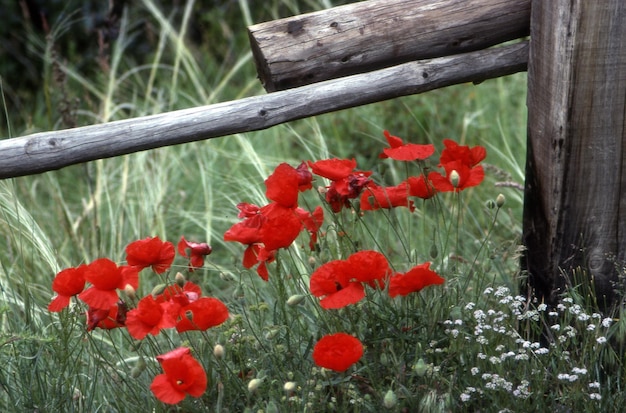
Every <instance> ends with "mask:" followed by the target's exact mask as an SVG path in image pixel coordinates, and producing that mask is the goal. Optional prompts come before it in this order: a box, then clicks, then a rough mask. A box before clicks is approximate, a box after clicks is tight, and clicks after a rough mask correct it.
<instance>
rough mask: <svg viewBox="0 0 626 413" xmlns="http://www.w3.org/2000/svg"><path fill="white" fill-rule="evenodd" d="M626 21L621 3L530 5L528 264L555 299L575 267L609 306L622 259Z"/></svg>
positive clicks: (625, 246)
mask: <svg viewBox="0 0 626 413" xmlns="http://www.w3.org/2000/svg"><path fill="white" fill-rule="evenodd" d="M625 22H626V2H624V0H603V1H587V0H554V1H545V0H533V2H532V12H531V25H530V26H531V27H530V30H531V47H530V55H529V63H528V110H529V114H528V157H527V165H526V193H525V202H524V242H525V245H526V247H527V253H526V256H525V260H524V261H525V262H524V265H525V269H526V270H527V271H528V275H529V282H530V286H531V287H533V288H534V289H535V292H536V293H537V294H538V295H540V296H542V297H544V298H546V299H547V300H550V301H554V300H555V299H556V298H557V295H558V293H559V292H561V291H562V289H563V287H565V286H566V282H567V280H571V279H572V274H573V272H574V271H578V273H579V274H585V276H586V277H587V278H586V279H585V280H584V282H585V283H586V284H589V285H593V286H594V287H595V291H596V297H597V301H598V304H599V305H600V306H601V307H602V308H606V306H607V305H608V304H610V302H611V301H612V300H613V299H614V294H613V291H614V285H613V281H616V280H617V276H618V274H619V272H621V271H623V269H618V267H619V266H620V265H621V266H622V268H623V265H624V263H625V262H626V159H625V157H626V151H625V149H626V117H625V114H626V24H624V23H625ZM579 270H582V272H581V271H579Z"/></svg>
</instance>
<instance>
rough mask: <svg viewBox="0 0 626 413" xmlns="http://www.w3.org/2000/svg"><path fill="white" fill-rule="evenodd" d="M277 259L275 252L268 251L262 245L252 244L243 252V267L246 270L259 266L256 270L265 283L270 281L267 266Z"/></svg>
mask: <svg viewBox="0 0 626 413" xmlns="http://www.w3.org/2000/svg"><path fill="white" fill-rule="evenodd" d="M275 258H276V254H275V252H274V251H268V250H267V249H266V248H265V247H263V245H261V244H251V245H249V246H248V248H246V250H245V251H244V252H243V266H244V267H245V268H252V267H254V266H255V265H257V264H258V267H257V269H256V272H257V274H259V277H261V279H263V281H267V280H269V272H268V270H267V264H268V263H270V262H273V261H274V259H275Z"/></svg>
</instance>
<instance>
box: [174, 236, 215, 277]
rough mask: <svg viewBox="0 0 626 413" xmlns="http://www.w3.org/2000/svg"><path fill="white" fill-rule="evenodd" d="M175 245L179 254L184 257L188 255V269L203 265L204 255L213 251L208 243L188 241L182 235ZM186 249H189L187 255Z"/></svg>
mask: <svg viewBox="0 0 626 413" xmlns="http://www.w3.org/2000/svg"><path fill="white" fill-rule="evenodd" d="M177 247H178V253H179V254H180V255H181V256H183V257H185V258H187V256H189V271H193V270H194V268H200V267H202V266H203V265H204V257H206V256H207V255H209V254H211V252H212V251H213V249H212V248H211V246H210V245H209V244H207V243H205V242H202V243H199V242H189V241H187V240H186V239H185V237H184V236H183V237H180V241H178V246H177ZM187 250H189V255H187Z"/></svg>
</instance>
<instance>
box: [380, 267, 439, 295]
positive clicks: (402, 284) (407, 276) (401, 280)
mask: <svg viewBox="0 0 626 413" xmlns="http://www.w3.org/2000/svg"><path fill="white" fill-rule="evenodd" d="M444 281H445V280H444V279H443V278H442V277H440V276H439V274H437V273H436V272H434V271H433V270H431V269H430V263H429V262H427V263H424V264H421V265H417V266H415V267H413V268H412V269H410V270H409V271H407V272H406V273H404V274H403V273H397V274H395V275H394V276H392V277H391V278H390V279H389V296H390V297H396V296H398V295H403V296H404V295H407V294H410V293H414V292H418V291H420V290H422V289H423V288H425V287H428V286H430V285H439V284H443V283H444Z"/></svg>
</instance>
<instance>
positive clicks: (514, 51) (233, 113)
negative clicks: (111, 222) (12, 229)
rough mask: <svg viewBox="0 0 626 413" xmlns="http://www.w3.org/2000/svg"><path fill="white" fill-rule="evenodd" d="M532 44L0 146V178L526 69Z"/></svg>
mask: <svg viewBox="0 0 626 413" xmlns="http://www.w3.org/2000/svg"><path fill="white" fill-rule="evenodd" d="M527 59H528V44H527V43H526V42H523V43H519V44H515V45H509V46H505V47H499V48H493V49H488V50H483V51H478V52H472V53H466V54H460V55H456V56H449V57H443V58H438V59H430V60H424V61H419V62H411V63H405V64H402V65H398V66H394V67H391V68H387V69H382V70H378V71H374V72H370V73H365V74H359V75H353V76H348V77H345V78H341V79H335V80H329V81H326V82H321V83H318V84H314V85H309V86H303V87H301V88H297V89H291V90H287V91H283V92H276V93H271V94H268V95H263V96H254V97H249V98H245V99H240V100H236V101H230V102H224V103H218V104H214V105H209V106H204V107H196V108H192V109H184V110H179V111H174V112H169V113H163V114H159V115H153V116H147V117H141V118H135V119H128V120H123V121H117V122H110V123H106V124H99V125H92V126H85V127H80V128H75V129H67V130H61V131H55V132H43V133H37V134H33V135H29V136H23V137H19V138H13V139H7V140H1V141H0V154H2V155H1V158H0V179H2V178H10V177H17V176H23V175H29V174H36V173H41V172H45V171H50V170H55V169H59V168H62V167H64V166H68V165H73V164H77V163H81V162H87V161H91V160H95V159H102V158H110V157H114V156H118V155H125V154H128V153H133V152H138V151H142V150H147V149H153V148H158V147H162V146H169V145H177V144H181V143H186V142H193V141H199V140H204V139H209V138H215V137H219V136H226V135H232V134H235V133H240V132H248V131H254V130H261V129H266V128H269V127H271V126H274V125H278V124H281V123H285V122H288V121H291V120H295V119H301V118H305V117H309V116H314V115H318V114H322V113H327V112H332V111H337V110H341V109H346V108H350V107H354V106H359V105H365V104H368V103H373V102H378V101H382V100H386V99H392V98H396V97H399V96H406V95H412V94H417V93H423V92H426V91H429V90H433V89H437V88H441V87H445V86H450V85H453V84H458V83H464V82H480V81H482V80H485V79H490V78H494V77H499V76H505V75H508V74H512V73H516V72H520V71H524V70H526V65H527Z"/></svg>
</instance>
